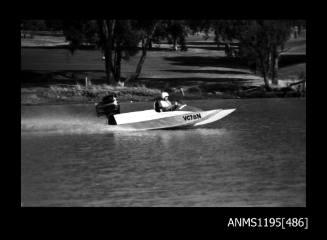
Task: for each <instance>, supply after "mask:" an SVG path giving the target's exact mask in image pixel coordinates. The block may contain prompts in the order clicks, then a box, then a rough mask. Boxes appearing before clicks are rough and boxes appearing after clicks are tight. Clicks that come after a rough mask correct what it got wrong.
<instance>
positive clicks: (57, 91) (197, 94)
mask: <svg viewBox="0 0 327 240" xmlns="http://www.w3.org/2000/svg"><path fill="white" fill-rule="evenodd" d="M191 90H192V91H191ZM160 92H161V91H160V90H159V89H155V88H147V87H144V86H142V87H119V86H116V87H112V86H108V85H102V86H92V87H89V88H88V89H85V87H84V86H81V85H75V86H74V85H72V86H70V87H68V86H61V87H60V86H50V87H41V86H38V87H30V88H27V87H26V88H24V87H22V88H21V105H22V106H31V105H65V104H92V103H97V102H100V101H101V99H102V98H103V97H104V96H105V95H107V94H109V93H115V94H117V96H118V99H119V102H121V103H126V102H150V101H154V99H155V98H157V97H159V96H160ZM168 92H169V94H170V99H171V101H178V100H179V101H181V100H203V99H207V100H209V99H248V98H305V97H306V94H305V91H303V89H298V90H296V89H293V88H291V87H282V88H280V87H278V88H273V89H272V90H270V91H266V90H265V89H264V88H263V87H262V86H257V87H253V86H252V87H248V88H246V89H244V88H241V87H240V88H239V89H237V90H233V91H219V92H218V91H208V92H203V91H201V89H200V88H191V89H188V90H186V91H185V92H183V93H182V92H181V91H180V89H176V88H175V89H172V90H171V89H170V91H169V90H168Z"/></svg>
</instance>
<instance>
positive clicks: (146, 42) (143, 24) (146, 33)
mask: <svg viewBox="0 0 327 240" xmlns="http://www.w3.org/2000/svg"><path fill="white" fill-rule="evenodd" d="M160 23H161V21H160V20H147V21H144V20H143V21H138V22H137V23H136V29H137V31H138V33H137V34H138V38H139V39H140V40H141V48H142V54H141V57H140V59H139V61H138V64H137V67H136V70H135V73H134V74H132V75H131V76H130V77H129V78H128V79H127V80H126V81H130V80H134V81H135V80H136V79H137V78H138V77H139V76H140V74H141V70H142V67H143V64H144V61H145V58H146V54H147V50H148V49H149V48H150V46H151V41H153V38H154V34H155V32H156V30H157V28H158V26H159V25H160Z"/></svg>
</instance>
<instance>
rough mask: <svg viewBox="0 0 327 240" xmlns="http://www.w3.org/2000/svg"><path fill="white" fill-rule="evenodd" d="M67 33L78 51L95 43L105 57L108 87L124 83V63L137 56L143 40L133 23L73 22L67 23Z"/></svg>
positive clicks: (104, 20) (72, 46)
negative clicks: (122, 69)
mask: <svg viewBox="0 0 327 240" xmlns="http://www.w3.org/2000/svg"><path fill="white" fill-rule="evenodd" d="M63 32H64V35H65V37H66V39H67V40H68V41H69V42H70V49H71V51H72V52H74V51H75V50H76V49H77V48H78V47H80V46H81V44H83V43H95V44H96V45H97V46H98V47H99V48H101V49H102V51H103V53H104V57H105V72H106V79H107V82H108V84H115V83H117V82H119V81H120V80H121V61H122V59H129V57H130V56H133V55H135V54H136V53H137V46H138V42H139V39H138V37H137V34H136V32H135V31H134V29H133V21H132V20H114V19H103V20H87V21H85V20H69V21H64V22H63Z"/></svg>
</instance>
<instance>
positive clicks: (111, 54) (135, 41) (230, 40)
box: [21, 19, 306, 89]
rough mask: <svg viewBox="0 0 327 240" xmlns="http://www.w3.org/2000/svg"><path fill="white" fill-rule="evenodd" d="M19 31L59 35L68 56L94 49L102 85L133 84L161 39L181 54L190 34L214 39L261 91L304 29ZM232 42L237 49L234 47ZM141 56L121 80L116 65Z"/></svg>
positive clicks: (205, 24) (173, 25)
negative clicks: (100, 58) (295, 33)
mask: <svg viewBox="0 0 327 240" xmlns="http://www.w3.org/2000/svg"><path fill="white" fill-rule="evenodd" d="M21 27H22V29H29V30H56V31H58V30H61V31H62V32H63V34H64V36H65V38H66V40H67V41H69V43H70V44H69V47H70V50H71V51H72V52H74V51H75V50H76V49H78V48H79V47H80V46H81V45H82V44H85V43H89V44H95V45H96V46H97V47H98V48H99V49H101V50H102V51H103V54H104V64H105V72H106V79H107V82H108V84H117V83H119V82H121V81H124V82H125V83H126V82H129V81H135V80H137V78H138V77H139V76H140V73H141V71H142V67H143V64H144V62H145V59H146V55H147V51H148V50H149V49H151V48H152V43H160V41H162V40H164V39H166V40H168V43H171V44H172V48H173V49H174V50H177V47H178V46H179V48H180V50H181V51H187V45H186V37H187V36H188V34H190V33H193V34H194V33H199V32H203V33H205V37H208V36H209V33H211V32H212V33H213V34H214V40H215V42H216V44H217V46H221V45H223V46H224V49H225V53H226V56H227V57H230V58H241V59H245V60H246V62H247V63H248V65H249V66H250V67H253V68H254V69H256V70H257V71H259V72H260V73H261V75H262V77H263V80H264V84H265V87H266V88H267V89H270V81H269V80H271V83H272V84H278V61H279V59H280V56H281V53H282V52H284V51H286V49H285V43H286V41H287V40H288V39H289V38H290V36H291V32H292V29H293V27H297V28H298V29H300V30H301V29H304V28H306V22H305V21H304V20H128V19H124V20H119V19H118V20H117V19H100V20H25V21H24V20H23V21H22V23H21ZM235 43H236V45H237V47H235ZM139 51H141V55H140V57H139V59H138V63H137V65H136V68H135V72H134V74H132V75H131V76H129V77H127V78H126V79H125V80H122V77H121V62H122V60H128V59H129V58H130V57H132V56H134V55H136V54H137V53H138V52H139Z"/></svg>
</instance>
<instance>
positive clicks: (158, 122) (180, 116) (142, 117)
mask: <svg viewBox="0 0 327 240" xmlns="http://www.w3.org/2000/svg"><path fill="white" fill-rule="evenodd" d="M233 111H235V109H216V110H210V111H198V112H191V111H172V112H160V113H158V112H156V111H154V110H145V111H138V112H129V113H121V114H117V115H114V117H115V120H116V122H117V125H118V126H119V127H120V128H124V129H131V130H153V129H174V128H189V127H198V126H202V125H205V124H209V123H212V122H215V121H218V120H219V119H221V118H223V117H225V116H227V115H229V114H230V113H232V112H233Z"/></svg>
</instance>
